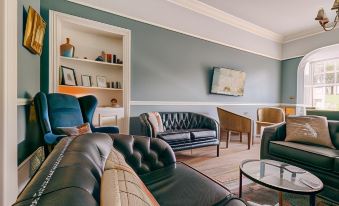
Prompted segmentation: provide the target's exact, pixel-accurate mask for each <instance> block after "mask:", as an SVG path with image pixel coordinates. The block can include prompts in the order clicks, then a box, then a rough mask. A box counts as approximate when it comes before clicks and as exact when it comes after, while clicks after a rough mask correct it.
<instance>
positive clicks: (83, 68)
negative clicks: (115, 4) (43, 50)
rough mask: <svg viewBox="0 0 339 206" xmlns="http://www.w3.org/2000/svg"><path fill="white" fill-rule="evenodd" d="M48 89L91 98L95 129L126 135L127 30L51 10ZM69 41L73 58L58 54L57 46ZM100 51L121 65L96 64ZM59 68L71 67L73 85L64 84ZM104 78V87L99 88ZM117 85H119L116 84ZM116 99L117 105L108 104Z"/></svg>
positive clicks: (128, 71) (128, 66)
mask: <svg viewBox="0 0 339 206" xmlns="http://www.w3.org/2000/svg"><path fill="white" fill-rule="evenodd" d="M49 16H50V18H49V21H50V24H49V25H50V28H49V41H50V42H49V43H50V47H49V50H50V51H49V54H50V59H49V61H50V64H49V65H50V68H49V82H50V83H49V90H50V92H58V93H65V94H70V95H74V96H77V97H79V96H84V95H94V96H96V97H97V99H98V107H97V109H96V111H95V114H94V117H93V124H94V125H95V126H109V125H116V126H118V127H119V128H120V132H121V133H125V134H128V133H129V116H130V115H129V113H130V103H129V102H130V44H131V40H130V39H131V32H130V30H127V29H124V28H120V27H115V26H111V25H108V24H104V23H100V22H96V21H92V20H88V19H84V18H80V17H76V16H72V15H68V14H63V13H59V12H55V11H50V14H49ZM66 38H69V39H70V44H72V45H73V46H74V48H75V49H74V56H71V57H66V56H62V55H61V54H60V45H62V44H64V43H65V42H66ZM102 51H104V52H105V53H107V54H112V56H113V55H116V58H117V59H120V60H121V61H122V62H119V63H116V62H115V63H113V62H112V61H109V62H108V61H106V60H104V61H96V58H97V57H98V56H100V55H101V53H102ZM61 67H67V68H72V69H73V70H74V73H75V78H76V82H77V84H76V85H72V86H70V85H65V83H64V82H63V81H61V79H62V75H63V74H62V70H61ZM82 75H87V76H90V77H91V86H89V85H84V84H83V82H82ZM98 77H104V78H105V80H106V83H108V84H106V86H103V85H99V84H98V82H97V78H98ZM117 82H118V83H117ZM117 84H118V85H117ZM112 99H116V101H117V104H115V105H114V106H113V105H112V103H111V100H112Z"/></svg>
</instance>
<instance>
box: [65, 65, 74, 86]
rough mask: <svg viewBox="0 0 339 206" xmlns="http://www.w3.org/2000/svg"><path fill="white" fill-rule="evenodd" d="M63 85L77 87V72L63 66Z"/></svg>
mask: <svg viewBox="0 0 339 206" xmlns="http://www.w3.org/2000/svg"><path fill="white" fill-rule="evenodd" d="M61 74H62V81H61V82H62V83H61V84H63V85H69V86H77V80H76V78H75V71H74V69H72V68H69V67H65V66H61Z"/></svg>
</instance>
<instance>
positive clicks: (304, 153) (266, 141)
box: [260, 121, 339, 203]
mask: <svg viewBox="0 0 339 206" xmlns="http://www.w3.org/2000/svg"><path fill="white" fill-rule="evenodd" d="M328 126H329V132H330V136H331V139H332V143H333V145H334V146H335V147H336V149H330V148H325V147H321V146H315V145H307V144H302V143H295V142H285V141H284V140H285V137H286V123H282V124H278V125H273V126H271V127H266V128H265V129H264V132H263V136H262V140H261V151H260V158H261V159H273V160H278V161H282V162H286V163H289V164H292V165H295V166H298V167H301V168H304V169H306V170H308V171H310V172H312V173H313V174H315V175H316V176H318V177H319V178H320V179H321V180H322V181H323V183H324V185H325V188H324V190H323V191H322V192H321V193H320V195H321V196H323V197H325V198H327V199H330V200H332V201H336V202H338V203H339V121H328Z"/></svg>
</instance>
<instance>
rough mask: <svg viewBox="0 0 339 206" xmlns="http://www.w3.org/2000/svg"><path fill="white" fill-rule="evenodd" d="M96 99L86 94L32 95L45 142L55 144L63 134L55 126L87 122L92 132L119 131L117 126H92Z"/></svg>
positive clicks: (69, 125) (68, 125)
mask: <svg viewBox="0 0 339 206" xmlns="http://www.w3.org/2000/svg"><path fill="white" fill-rule="evenodd" d="M97 104H98V100H97V99H96V97H95V96H92V95H88V96H84V97H80V98H76V97H75V96H71V95H67V94H60V93H51V94H45V93H43V92H39V93H38V94H37V95H36V96H35V97H34V105H35V110H36V114H37V120H38V123H39V126H40V130H41V133H42V135H43V137H44V140H45V143H47V144H55V143H56V142H57V141H59V140H60V139H61V138H63V137H65V135H62V134H59V133H58V130H57V129H56V128H57V127H74V126H79V125H81V124H83V123H86V122H88V123H89V124H90V126H91V130H92V132H101V133H119V129H118V128H117V127H98V128H96V127H94V126H93V124H92V118H93V114H94V111H95V108H96V106H97Z"/></svg>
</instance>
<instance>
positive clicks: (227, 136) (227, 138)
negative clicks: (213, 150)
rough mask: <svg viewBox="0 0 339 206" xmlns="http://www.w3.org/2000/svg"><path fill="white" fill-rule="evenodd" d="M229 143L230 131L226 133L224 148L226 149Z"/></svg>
mask: <svg viewBox="0 0 339 206" xmlns="http://www.w3.org/2000/svg"><path fill="white" fill-rule="evenodd" d="M229 141H230V131H226V148H228V143H229Z"/></svg>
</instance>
